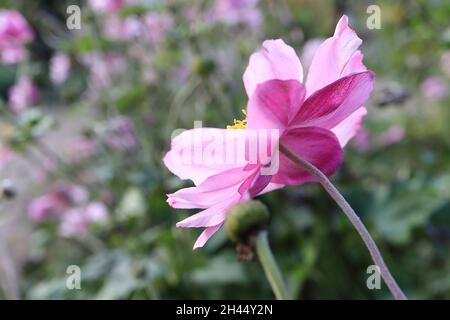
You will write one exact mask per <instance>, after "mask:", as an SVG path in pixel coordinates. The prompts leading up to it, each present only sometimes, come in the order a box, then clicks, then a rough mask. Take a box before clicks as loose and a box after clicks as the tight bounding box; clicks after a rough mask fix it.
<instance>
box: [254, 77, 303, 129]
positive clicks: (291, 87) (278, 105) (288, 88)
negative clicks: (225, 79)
mask: <svg viewBox="0 0 450 320" xmlns="http://www.w3.org/2000/svg"><path fill="white" fill-rule="evenodd" d="M304 97H305V88H304V87H303V85H302V84H301V83H300V82H298V81H297V80H284V81H282V80H269V81H266V82H264V83H262V84H260V85H258V87H257V88H256V91H255V93H254V94H253V96H252V97H251V98H250V100H249V102H248V106H247V128H249V129H261V128H262V129H279V130H281V131H283V130H284V129H285V128H286V127H287V125H288V123H289V121H290V119H291V118H292V117H293V116H294V115H295V114H296V113H297V111H298V110H299V108H300V106H301V105H302V103H303V99H304ZM280 134H281V133H280Z"/></svg>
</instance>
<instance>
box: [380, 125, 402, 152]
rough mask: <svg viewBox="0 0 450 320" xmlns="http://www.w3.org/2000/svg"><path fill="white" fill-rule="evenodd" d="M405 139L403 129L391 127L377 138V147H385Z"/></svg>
mask: <svg viewBox="0 0 450 320" xmlns="http://www.w3.org/2000/svg"><path fill="white" fill-rule="evenodd" d="M404 137H405V129H403V128H402V127H399V126H393V127H390V128H389V129H387V130H386V131H385V132H383V134H381V135H380V136H379V137H378V139H377V140H378V146H379V147H387V146H390V145H392V144H394V143H397V142H399V141H401V140H403V138H404Z"/></svg>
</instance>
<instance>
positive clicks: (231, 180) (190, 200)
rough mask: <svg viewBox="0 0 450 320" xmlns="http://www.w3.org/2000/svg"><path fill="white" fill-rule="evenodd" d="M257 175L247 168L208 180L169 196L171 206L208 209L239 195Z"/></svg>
mask: <svg viewBox="0 0 450 320" xmlns="http://www.w3.org/2000/svg"><path fill="white" fill-rule="evenodd" d="M254 174H255V169H254V170H253V171H247V170H246V168H245V167H240V168H234V169H230V170H227V171H224V172H221V173H219V174H217V175H214V176H211V177H209V178H207V179H206V180H205V181H204V182H203V183H202V184H200V185H199V186H198V187H191V188H184V189H181V190H178V191H177V192H175V193H172V194H169V195H168V197H169V198H168V202H169V205H170V206H172V207H174V208H179V209H190V208H208V207H211V206H214V205H215V204H217V203H219V202H222V201H223V200H224V199H228V198H230V197H233V196H234V195H236V194H238V193H239V190H240V188H241V185H242V184H243V183H244V182H245V181H246V179H247V178H248V177H249V176H252V175H254Z"/></svg>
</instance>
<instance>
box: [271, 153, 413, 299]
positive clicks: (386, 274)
mask: <svg viewBox="0 0 450 320" xmlns="http://www.w3.org/2000/svg"><path fill="white" fill-rule="evenodd" d="M280 151H281V152H282V153H283V154H284V155H285V156H286V157H288V158H289V159H290V160H291V161H292V162H294V163H295V164H296V165H298V166H299V167H302V168H303V169H305V170H306V171H308V172H309V173H311V174H312V175H313V176H315V177H316V178H317V179H318V181H319V182H320V184H321V185H322V187H323V188H324V189H325V190H326V191H327V192H328V194H329V195H330V196H331V197H332V198H333V200H334V201H336V203H337V204H338V206H339V207H340V208H341V209H342V211H344V213H345V215H346V216H347V218H348V219H349V220H350V222H351V223H352V224H353V226H354V227H355V229H356V230H357V231H358V233H359V235H360V236H361V238H362V239H363V241H364V243H365V245H366V247H367V249H369V252H370V255H371V256H372V259H373V261H374V262H375V264H376V265H377V266H378V267H379V268H380V273H381V276H382V277H383V279H384V281H385V282H386V285H387V286H388V288H389V290H390V291H391V293H392V294H393V296H394V298H395V299H397V300H407V298H406V296H405V294H404V293H403V291H402V289H400V287H399V286H398V284H397V282H396V281H395V279H394V277H393V276H392V274H391V273H390V271H389V269H388V267H387V266H386V263H385V262H384V259H383V257H382V256H381V253H380V250H379V249H378V247H377V245H376V243H375V241H374V240H373V239H372V236H371V235H370V233H369V231H367V229H366V227H365V226H364V224H363V223H362V221H361V219H360V218H359V217H358V215H357V214H356V213H355V211H354V210H353V209H352V207H351V206H350V205H349V204H348V202H347V201H346V200H345V198H344V197H343V196H342V195H341V194H340V192H339V191H338V190H337V189H336V187H335V186H334V185H333V184H332V183H331V182H330V180H329V179H328V178H327V176H326V175H325V174H323V173H322V172H321V171H320V170H319V169H318V168H316V167H315V166H314V165H313V164H311V163H310V162H308V161H306V160H305V159H302V158H300V157H298V156H297V155H296V154H294V153H293V152H292V151H291V150H289V149H288V148H286V147H285V146H283V145H282V144H280Z"/></svg>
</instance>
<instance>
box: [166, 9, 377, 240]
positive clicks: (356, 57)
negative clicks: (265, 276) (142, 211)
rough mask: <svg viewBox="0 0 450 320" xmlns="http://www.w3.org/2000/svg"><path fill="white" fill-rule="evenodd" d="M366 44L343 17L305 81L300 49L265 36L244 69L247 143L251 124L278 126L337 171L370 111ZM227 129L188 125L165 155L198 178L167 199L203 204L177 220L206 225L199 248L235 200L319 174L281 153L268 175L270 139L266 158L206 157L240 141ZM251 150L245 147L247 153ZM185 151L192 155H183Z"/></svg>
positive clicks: (291, 143) (313, 158)
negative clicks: (363, 45)
mask: <svg viewBox="0 0 450 320" xmlns="http://www.w3.org/2000/svg"><path fill="white" fill-rule="evenodd" d="M361 43H362V40H361V39H359V38H358V36H357V35H356V33H355V32H354V31H353V30H352V29H351V28H350V27H349V26H348V18H347V17H346V16H343V17H342V18H341V19H340V20H339V22H338V24H337V26H336V30H335V33H334V36H333V37H331V38H328V39H326V40H325V41H324V42H323V43H322V44H321V45H320V46H319V47H318V48H317V49H316V50H315V55H314V58H313V59H312V62H311V66H310V68H309V72H308V77H307V80H306V82H305V84H303V67H302V65H301V63H300V60H299V58H298V57H297V55H296V53H295V51H294V49H293V48H291V47H290V46H288V45H286V44H285V43H284V41H283V40H281V39H278V40H267V41H264V43H263V48H262V50H260V51H258V52H255V53H254V54H252V56H251V57H250V61H249V65H248V67H247V69H246V70H245V73H244V76H243V80H244V86H245V90H246V92H247V95H248V98H249V101H248V104H247V111H246V115H247V124H246V126H243V125H242V124H241V125H240V126H238V129H240V130H237V131H240V132H241V133H242V136H240V138H241V139H246V140H244V141H245V142H246V143H244V144H243V145H245V146H248V145H249V143H247V142H248V140H247V139H248V136H246V132H248V130H247V129H253V130H259V129H276V130H278V131H277V132H278V134H279V136H277V137H276V138H277V139H279V142H280V143H282V144H283V145H284V146H286V147H287V148H289V149H290V150H291V151H292V152H293V153H295V154H297V155H299V156H300V157H302V158H305V159H306V160H308V161H309V162H311V163H312V164H314V165H315V166H316V167H318V168H319V169H320V170H321V171H322V172H324V173H325V174H326V175H331V174H333V173H334V172H335V170H336V169H337V168H338V166H339V165H340V164H341V161H342V160H343V151H342V148H343V147H344V146H345V145H346V144H347V142H348V141H349V140H350V139H351V138H352V137H353V136H354V135H355V134H356V132H357V131H358V130H359V129H360V127H361V121H362V118H363V117H364V116H365V114H366V113H367V111H366V109H365V108H364V106H363V104H364V103H365V102H366V100H367V99H368V98H369V96H370V93H371V92H372V89H373V85H374V74H373V73H372V72H371V71H368V70H367V68H366V67H365V66H364V64H363V63H362V58H363V55H362V53H361V52H360V51H359V50H358V47H359V46H360V45H361ZM232 128H234V127H232ZM226 131H227V129H215V128H200V129H192V130H188V131H185V132H183V133H182V134H180V135H178V136H177V137H175V138H174V139H173V140H172V145H171V150H170V151H169V152H168V153H167V154H166V156H165V157H164V159H163V161H164V164H165V165H166V167H167V168H168V169H169V170H170V171H171V172H172V173H174V174H176V175H177V176H179V177H180V178H181V179H191V180H192V181H193V182H194V184H195V187H191V188H185V189H181V190H178V191H177V192H175V193H173V194H169V195H168V200H167V201H168V203H169V205H170V206H172V207H174V208H181V209H193V208H200V209H204V210H203V211H201V212H199V213H197V214H194V215H192V216H190V217H188V218H187V219H184V220H183V221H181V222H179V223H177V227H182V228H201V227H202V228H205V229H204V231H203V232H202V233H201V234H200V236H199V238H198V239H197V241H196V243H195V244H194V249H195V248H198V247H202V246H203V245H204V244H205V243H206V241H207V240H208V239H209V238H210V237H211V236H212V235H213V234H214V233H215V232H216V231H217V230H218V229H219V228H220V227H221V226H222V225H223V223H224V221H225V219H226V216H227V213H228V210H229V209H230V208H231V207H232V206H234V205H236V204H238V203H240V202H242V201H246V200H248V199H251V198H253V197H255V196H257V195H259V194H261V193H265V192H268V191H271V190H274V189H276V188H280V187H283V186H284V185H286V184H288V185H299V184H302V183H305V182H312V181H316V179H315V177H313V176H312V175H311V174H309V173H308V172H307V171H305V170H304V169H303V168H299V167H298V166H297V165H295V164H294V163H292V161H291V160H290V159H288V158H287V157H286V156H285V155H284V154H280V155H279V167H278V170H277V171H276V172H275V173H273V174H270V175H268V174H263V173H262V170H261V169H262V168H263V167H266V166H268V165H270V162H272V161H274V159H272V155H273V153H272V152H274V150H273V149H270V148H269V147H268V146H267V149H268V150H269V151H270V152H269V154H268V156H269V159H266V160H265V161H266V162H264V160H262V159H260V158H258V159H257V163H250V162H249V161H248V157H246V158H245V159H239V161H235V162H234V163H232V164H230V162H229V161H224V162H221V163H217V161H215V160H216V159H215V158H214V160H212V159H208V158H206V159H205V156H206V157H208V156H212V157H214V156H213V154H214V153H219V154H224V153H223V152H225V151H223V147H224V146H226V148H227V150H228V148H232V149H234V148H235V147H236V142H235V141H236V139H235V140H229V139H230V136H229V135H227V134H226V133H225V132H226ZM190 135H194V136H193V137H190ZM211 137H216V139H212V140H211ZM217 137H222V138H221V139H217ZM231 138H233V137H231ZM266 138H269V137H266ZM266 138H264V137H262V139H266ZM274 142H277V141H273V139H271V140H270V142H268V143H269V144H270V145H271V147H273V146H274V144H273V143H274ZM230 144H231V145H230ZM192 150H197V151H198V152H195V151H194V152H192ZM205 150H207V152H205ZM211 150H214V151H215V152H212V151H211ZM186 152H187V153H186ZM248 152H249V150H248V149H246V150H245V154H246V155H248ZM275 152H276V151H275ZM193 153H194V154H193ZM198 153H200V154H201V155H202V158H201V159H202V160H203V161H201V162H200V163H199V162H198V161H197V160H198V159H196V157H198ZM258 156H259V155H258ZM189 157H192V158H189ZM186 158H188V159H189V161H183V160H186ZM222 160H223V159H222ZM267 161H269V162H267Z"/></svg>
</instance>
